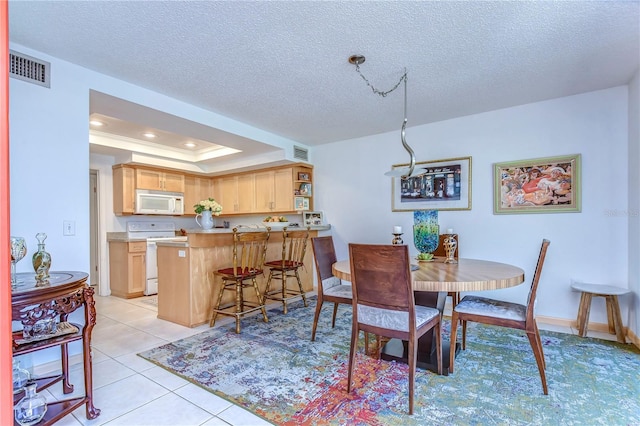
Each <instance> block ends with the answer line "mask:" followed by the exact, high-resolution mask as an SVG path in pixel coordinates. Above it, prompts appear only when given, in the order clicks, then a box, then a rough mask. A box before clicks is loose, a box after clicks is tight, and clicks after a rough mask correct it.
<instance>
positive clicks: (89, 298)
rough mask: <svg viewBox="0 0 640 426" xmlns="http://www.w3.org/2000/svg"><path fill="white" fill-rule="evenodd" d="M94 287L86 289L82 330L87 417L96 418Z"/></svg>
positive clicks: (98, 411)
mask: <svg viewBox="0 0 640 426" xmlns="http://www.w3.org/2000/svg"><path fill="white" fill-rule="evenodd" d="M93 293H94V291H93V288H91V287H85V289H84V321H85V326H84V329H83V330H82V353H83V355H84V357H83V358H84V359H83V362H84V389H85V393H86V397H87V404H86V407H87V419H89V420H91V419H95V418H96V417H98V416H99V415H100V409H99V408H96V407H94V406H93V368H92V365H93V363H92V357H93V354H92V353H91V331H92V330H93V326H94V325H95V324H96V302H95V300H93Z"/></svg>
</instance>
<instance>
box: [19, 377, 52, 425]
mask: <svg viewBox="0 0 640 426" xmlns="http://www.w3.org/2000/svg"><path fill="white" fill-rule="evenodd" d="M36 386H37V384H36V383H35V382H29V383H27V385H26V386H25V387H24V392H25V395H24V398H22V399H21V400H20V401H19V402H18V403H17V404H16V406H15V407H14V408H13V409H14V411H15V419H16V421H17V422H18V423H19V424H21V425H22V426H31V425H34V424H36V423H38V422H39V421H40V420H42V418H43V417H44V415H45V413H46V412H47V400H46V399H45V397H44V396H42V395H39V394H38V393H36Z"/></svg>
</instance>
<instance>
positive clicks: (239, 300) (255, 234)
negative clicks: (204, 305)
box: [209, 227, 271, 334]
mask: <svg viewBox="0 0 640 426" xmlns="http://www.w3.org/2000/svg"><path fill="white" fill-rule="evenodd" d="M270 231H271V228H268V227H267V228H266V230H264V231H247V232H239V231H238V228H233V263H232V266H231V267H229V268H224V269H218V270H217V271H215V272H214V275H215V276H219V277H220V278H221V286H220V289H219V290H218V297H217V298H216V300H215V301H214V303H212V304H211V306H212V309H211V320H210V321H209V326H210V327H213V326H214V325H215V323H216V318H217V316H218V315H227V316H232V317H234V318H235V319H236V333H238V334H240V319H241V318H242V317H243V316H244V315H246V314H248V313H250V312H253V311H256V310H261V311H262V317H263V318H264V322H269V319H268V318H267V310H266V309H265V304H264V297H263V296H262V295H261V294H260V289H259V288H258V282H257V281H256V278H257V277H258V276H259V275H262V274H263V265H264V260H265V256H266V253H267V243H268V242H269V233H270ZM247 287H253V289H254V291H255V295H256V300H257V301H256V302H250V301H247V300H245V296H244V289H245V288H247ZM225 292H232V293H234V294H235V298H234V301H233V302H231V303H228V304H225V305H221V303H222V298H223V296H224V293H225ZM213 294H215V291H214V292H213Z"/></svg>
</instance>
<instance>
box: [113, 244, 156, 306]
mask: <svg viewBox="0 0 640 426" xmlns="http://www.w3.org/2000/svg"><path fill="white" fill-rule="evenodd" d="M146 253H147V242H146V241H129V242H126V241H109V287H110V288H111V294H112V295H113V296H117V297H124V298H126V299H130V298H132V297H140V296H142V295H143V294H144V288H145V285H146V282H147V270H146Z"/></svg>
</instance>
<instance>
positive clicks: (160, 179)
mask: <svg viewBox="0 0 640 426" xmlns="http://www.w3.org/2000/svg"><path fill="white" fill-rule="evenodd" d="M136 188H137V189H151V190H155V191H168V192H184V175H183V174H181V173H171V172H159V171H156V170H147V169H136Z"/></svg>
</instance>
